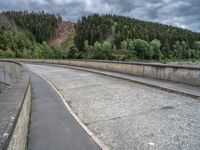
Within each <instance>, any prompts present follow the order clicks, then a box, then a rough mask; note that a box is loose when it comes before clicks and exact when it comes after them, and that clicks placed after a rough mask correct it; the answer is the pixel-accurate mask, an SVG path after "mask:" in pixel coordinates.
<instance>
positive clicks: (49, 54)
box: [0, 11, 200, 61]
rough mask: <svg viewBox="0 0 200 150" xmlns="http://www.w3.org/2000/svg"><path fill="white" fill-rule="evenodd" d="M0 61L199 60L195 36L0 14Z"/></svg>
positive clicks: (154, 27)
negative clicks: (20, 59)
mask: <svg viewBox="0 0 200 150" xmlns="http://www.w3.org/2000/svg"><path fill="white" fill-rule="evenodd" d="M0 57H19V58H73V59H81V58H84V59H102V60H103V59H107V60H159V61H160V60H161V61H162V60H164V61H165V60H183V59H184V60H186V59H187V60H188V59H192V60H199V59H200V33H197V32H192V31H190V30H186V29H182V28H178V27H173V26H168V25H163V24H159V23H154V22H147V21H141V20H137V19H133V18H129V17H122V16H116V15H98V14H93V15H89V16H85V17H82V18H81V19H80V20H78V21H77V23H71V22H69V21H63V20H62V17H61V16H60V15H59V14H57V15H55V14H49V13H45V12H44V11H42V12H28V11H17V12H16V11H8V12H2V13H1V14H0Z"/></svg>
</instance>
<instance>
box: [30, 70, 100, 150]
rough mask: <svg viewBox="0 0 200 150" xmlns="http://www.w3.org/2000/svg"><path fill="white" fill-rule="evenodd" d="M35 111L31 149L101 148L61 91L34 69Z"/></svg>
mask: <svg viewBox="0 0 200 150" xmlns="http://www.w3.org/2000/svg"><path fill="white" fill-rule="evenodd" d="M31 77H32V79H31V83H32V114H31V128H30V140H29V144H28V149H29V150H80V149H81V150H96V149H97V150H98V149H100V148H99V147H98V146H97V145H96V143H95V142H94V141H93V140H92V139H91V138H90V137H89V136H88V135H87V134H86V132H85V131H84V130H83V129H82V128H81V127H80V126H79V124H78V123H77V122H76V121H75V119H74V118H73V117H72V115H71V114H70V112H69V111H68V110H67V109H66V107H65V106H64V104H63V102H62V100H61V99H60V97H59V96H58V94H57V93H56V92H55V91H54V90H53V89H52V87H51V86H50V85H49V84H48V83H47V82H46V81H45V80H44V79H42V78H41V77H39V76H38V75H36V74H33V73H32V76H31Z"/></svg>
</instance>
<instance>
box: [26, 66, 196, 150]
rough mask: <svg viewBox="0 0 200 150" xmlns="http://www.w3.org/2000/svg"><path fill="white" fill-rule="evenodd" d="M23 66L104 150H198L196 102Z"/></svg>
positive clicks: (102, 79)
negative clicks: (41, 80) (44, 80)
mask: <svg viewBox="0 0 200 150" xmlns="http://www.w3.org/2000/svg"><path fill="white" fill-rule="evenodd" d="M28 66H29V68H30V69H31V70H32V71H34V72H36V73H38V74H40V75H42V76H44V77H45V78H47V79H48V80H49V81H50V82H51V83H53V84H54V85H55V87H56V88H57V89H58V90H59V91H60V93H61V94H62V95H63V96H64V98H65V99H66V101H67V102H68V103H69V104H70V105H71V107H72V109H73V110H74V111H75V112H76V113H77V114H78V116H79V117H80V119H81V120H82V121H83V122H84V123H85V124H86V125H87V126H88V127H89V128H90V129H91V130H92V131H93V132H94V133H95V134H96V135H97V136H98V137H99V138H100V139H101V140H102V141H103V142H104V143H105V144H106V145H108V146H109V147H110V149H120V150H121V149H123V150H125V149H136V150H137V149H139V150H141V149H142V150H143V149H144V150H149V149H153V150H166V149H167V150H168V149H169V150H172V149H173V150H180V149H182V150H197V149H200V142H199V141H200V124H199V122H200V115H199V114H200V109H199V107H200V101H199V100H196V99H192V98H189V97H185V96H181V95H178V94H173V93H169V92H165V91H162V90H159V89H155V88H151V87H147V86H144V85H140V84H136V83H133V82H128V81H124V80H120V79H116V78H112V77H107V76H102V75H98V74H94V73H89V72H84V71H77V70H73V69H66V68H59V67H52V66H51V67H50V66H39V65H28Z"/></svg>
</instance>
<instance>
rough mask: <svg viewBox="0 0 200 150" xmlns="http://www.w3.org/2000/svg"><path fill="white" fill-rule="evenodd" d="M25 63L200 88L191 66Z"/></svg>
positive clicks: (198, 75)
mask: <svg viewBox="0 0 200 150" xmlns="http://www.w3.org/2000/svg"><path fill="white" fill-rule="evenodd" d="M20 61H25V62H39V63H52V64H64V65H71V66H79V67H87V68H96V69H102V70H108V71H114V72H120V73H126V74H133V75H139V76H144V77H152V78H156V79H162V80H170V81H174V82H179V83H185V84H190V85H195V86H200V68H199V67H189V66H175V65H164V64H163V65H161V64H149V63H133V62H131V63H130V62H115V61H89V60H85V61H84V60H20Z"/></svg>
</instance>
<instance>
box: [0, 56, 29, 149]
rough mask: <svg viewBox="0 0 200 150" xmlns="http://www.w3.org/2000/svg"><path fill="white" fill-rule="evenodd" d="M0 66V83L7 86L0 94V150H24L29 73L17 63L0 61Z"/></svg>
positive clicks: (26, 129) (27, 113) (27, 120)
mask: <svg viewBox="0 0 200 150" xmlns="http://www.w3.org/2000/svg"><path fill="white" fill-rule="evenodd" d="M0 66H1V67H0V68H1V74H0V75H1V79H2V80H1V81H2V82H3V83H6V84H8V85H9V86H8V87H6V88H5V89H4V90H3V92H2V93H0V112H1V113H0V118H1V119H0V150H4V149H9V150H25V149H26V145H27V144H26V143H27V134H28V123H29V115H30V104H31V88H30V73H29V71H28V70H27V69H25V68H24V66H23V65H21V64H20V63H17V62H12V61H6V60H0ZM2 72H3V73H2ZM7 75H8V76H9V77H7ZM2 76H3V77H2Z"/></svg>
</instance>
